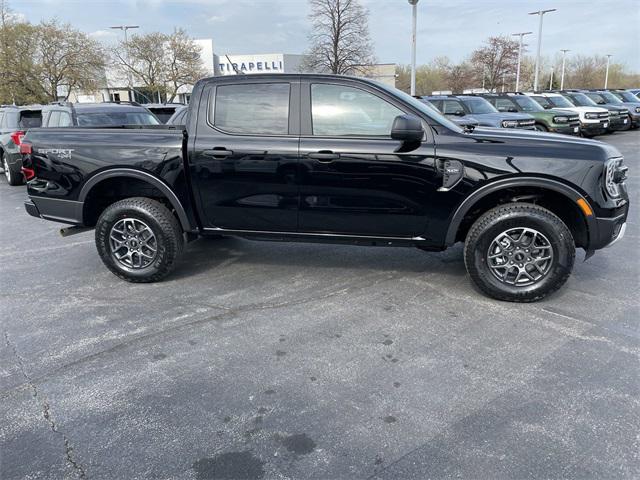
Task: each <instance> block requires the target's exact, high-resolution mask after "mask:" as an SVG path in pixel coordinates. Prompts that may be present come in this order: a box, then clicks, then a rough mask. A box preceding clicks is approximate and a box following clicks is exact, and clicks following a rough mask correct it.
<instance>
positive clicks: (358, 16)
mask: <svg viewBox="0 0 640 480" xmlns="http://www.w3.org/2000/svg"><path fill="white" fill-rule="evenodd" d="M309 5H310V7H311V13H310V14H309V20H311V23H312V27H311V34H310V36H309V41H310V43H311V46H310V48H309V51H308V52H307V56H306V60H305V61H304V62H303V64H302V69H303V70H307V71H313V72H329V73H337V74H353V73H362V72H364V71H366V70H367V66H369V65H371V64H373V63H374V62H375V60H374V57H373V47H372V45H371V40H370V38H369V27H368V21H367V18H368V15H369V12H368V11H367V9H366V8H365V7H363V6H362V4H361V3H360V1H359V0H309Z"/></svg>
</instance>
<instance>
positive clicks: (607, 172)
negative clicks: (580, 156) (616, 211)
mask: <svg viewBox="0 0 640 480" xmlns="http://www.w3.org/2000/svg"><path fill="white" fill-rule="evenodd" d="M626 179H627V167H625V166H623V159H622V158H611V159H609V160H607V163H605V165H604V187H605V189H606V190H607V194H608V195H609V196H610V197H611V198H617V197H619V196H620V185H621V184H622V183H624V181H625V180H626Z"/></svg>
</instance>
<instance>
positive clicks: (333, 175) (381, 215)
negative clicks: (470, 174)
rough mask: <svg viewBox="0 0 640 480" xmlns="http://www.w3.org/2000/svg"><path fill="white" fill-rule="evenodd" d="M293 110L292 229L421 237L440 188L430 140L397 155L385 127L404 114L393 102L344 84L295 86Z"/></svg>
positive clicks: (368, 89) (397, 149) (395, 142)
mask: <svg viewBox="0 0 640 480" xmlns="http://www.w3.org/2000/svg"><path fill="white" fill-rule="evenodd" d="M301 107H302V108H301V138H300V213H299V230H300V231H301V232H323V233H334V234H346V235H369V236H400V237H413V236H420V235H422V234H423V233H425V230H426V229H427V228H428V222H429V218H430V216H431V215H432V214H433V212H434V211H435V209H436V207H437V205H436V201H437V200H436V191H437V189H438V187H439V186H440V184H441V182H442V180H440V179H438V178H437V172H436V169H435V158H434V143H433V137H432V133H431V132H430V131H429V132H427V136H426V137H425V140H424V141H423V142H422V144H420V145H419V146H418V147H417V148H413V149H412V150H411V151H403V149H402V146H403V145H402V142H400V141H398V140H392V139H391V136H390V133H391V125H392V123H393V120H394V118H395V117H396V116H398V115H402V114H405V113H411V112H407V111H404V109H406V107H405V106H403V105H402V104H401V103H399V102H398V101H397V100H394V98H393V96H391V95H385V94H384V93H383V92H380V91H379V90H377V89H374V88H373V87H370V86H368V85H366V84H353V82H352V83H351V84H350V83H349V80H346V79H345V80H340V79H336V80H318V81H314V80H312V81H308V82H307V81H303V82H302V84H301ZM427 130H428V129H427Z"/></svg>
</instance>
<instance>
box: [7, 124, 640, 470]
mask: <svg viewBox="0 0 640 480" xmlns="http://www.w3.org/2000/svg"><path fill="white" fill-rule="evenodd" d="M600 138H601V139H603V140H604V141H607V142H610V143H612V144H614V145H615V146H616V147H618V149H619V150H620V151H621V152H622V153H623V154H624V155H625V158H626V163H627V165H629V167H630V180H629V190H630V194H631V200H632V202H633V205H634V207H632V210H631V214H630V219H629V220H630V221H629V224H628V228H627V233H626V236H625V238H624V239H623V240H621V241H620V242H619V243H618V244H617V245H615V246H614V247H612V248H610V249H606V250H603V251H601V252H598V253H597V254H596V255H595V256H594V257H593V258H591V259H589V260H588V261H587V262H585V263H583V262H582V260H583V258H584V253H583V252H582V251H580V252H579V255H578V259H577V262H576V266H575V269H574V274H573V276H572V277H571V278H570V280H569V282H568V284H567V285H566V287H565V288H564V289H562V290H561V291H560V292H559V293H557V294H555V295H553V296H552V297H550V298H548V299H547V300H545V301H542V302H539V303H536V304H529V305H517V304H509V303H501V302H496V301H493V300H490V299H488V298H486V297H484V296H482V295H481V294H480V293H479V292H478V291H476V290H475V289H474V288H473V287H472V286H471V284H470V282H469V280H468V279H467V277H466V274H465V269H464V264H463V261H462V249H461V246H460V245H458V246H457V247H455V248H452V249H450V250H448V251H447V252H444V253H441V254H438V253H425V252H422V251H419V250H417V249H406V248H386V249H385V248H365V247H353V246H330V245H311V244H280V243H265V242H252V241H248V240H238V239H222V240H209V239H201V240H198V241H196V242H193V243H191V244H190V245H189V246H188V248H187V252H186V254H185V256H184V257H183V259H182V261H181V263H180V265H179V267H178V268H177V269H176V271H175V273H174V274H173V275H171V276H170V277H169V279H168V280H166V281H164V282H162V283H157V284H149V285H134V284H128V283H125V282H123V281H120V280H118V279H117V278H116V277H115V276H113V275H112V274H111V273H109V272H108V271H107V269H106V268H104V267H103V265H102V264H101V262H100V259H99V258H98V255H97V253H96V251H95V247H94V244H93V232H89V233H84V234H81V235H77V236H73V237H68V238H61V237H60V236H59V235H58V233H57V229H58V225H56V224H54V223H51V222H47V221H44V220H37V219H34V218H32V217H29V216H28V215H27V214H26V213H25V212H24V209H23V206H22V202H23V200H24V197H25V191H24V187H9V186H8V185H6V181H5V180H4V178H3V179H2V180H1V181H0V244H1V246H2V248H1V249H0V261H1V267H0V268H1V276H0V285H1V287H2V290H1V294H0V308H1V310H0V311H1V320H0V323H1V325H2V339H1V340H2V341H1V345H0V478H2V479H17V478H30V479H31V478H63V477H64V478H92V479H93V478H103V479H125V478H127V479H128V478H163V479H174V478H175V479H182V478H184V479H205V478H249V479H258V478H265V479H266V478H281V479H285V478H318V479H329V478H331V479H333V478H345V479H346V478H375V479H392V478H394V479H395V478H403V479H404V478H415V479H423V478H458V477H462V478H518V479H520V478H560V477H562V478H581V479H583V478H637V477H638V475H640V459H639V453H638V452H639V451H640V445H639V441H640V440H639V437H638V436H637V433H638V431H640V369H639V368H638V367H639V366H640V364H639V358H638V357H639V354H640V345H639V344H640V334H639V329H638V319H639V318H640V315H639V313H640V285H639V280H638V279H639V278H640V257H639V256H638V250H637V248H638V245H639V240H640V222H639V214H638V209H637V208H635V206H637V205H638V204H640V194H639V192H640V132H639V131H633V132H625V133H617V134H615V135H610V136H607V137H600Z"/></svg>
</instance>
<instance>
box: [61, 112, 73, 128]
mask: <svg viewBox="0 0 640 480" xmlns="http://www.w3.org/2000/svg"><path fill="white" fill-rule="evenodd" d="M58 125H59V126H61V127H69V126H71V115H69V112H60V121H59V122H58Z"/></svg>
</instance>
